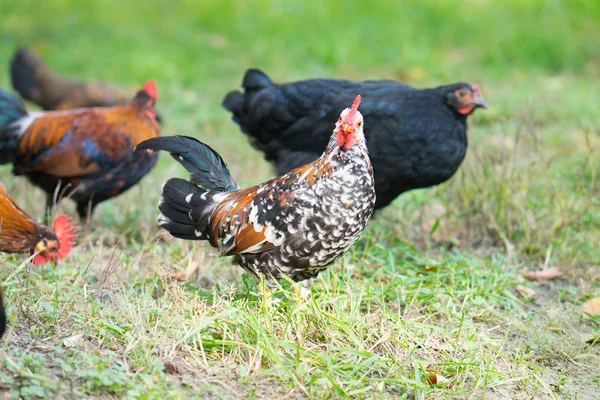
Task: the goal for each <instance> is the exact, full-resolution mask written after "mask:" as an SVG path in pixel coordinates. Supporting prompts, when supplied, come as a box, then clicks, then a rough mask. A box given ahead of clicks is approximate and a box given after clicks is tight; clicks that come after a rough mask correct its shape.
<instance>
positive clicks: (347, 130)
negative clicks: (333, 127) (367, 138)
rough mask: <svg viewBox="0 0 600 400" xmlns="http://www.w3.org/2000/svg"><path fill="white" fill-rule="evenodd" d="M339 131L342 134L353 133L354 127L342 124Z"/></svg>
mask: <svg viewBox="0 0 600 400" xmlns="http://www.w3.org/2000/svg"><path fill="white" fill-rule="evenodd" d="M340 131H341V132H342V133H343V134H344V135H351V134H353V133H354V127H353V126H350V125H348V124H344V125H342V126H340Z"/></svg>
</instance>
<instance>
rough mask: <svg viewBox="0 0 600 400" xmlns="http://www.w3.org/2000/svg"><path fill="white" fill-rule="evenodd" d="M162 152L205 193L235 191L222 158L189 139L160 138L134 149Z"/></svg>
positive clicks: (178, 137) (234, 184)
mask: <svg viewBox="0 0 600 400" xmlns="http://www.w3.org/2000/svg"><path fill="white" fill-rule="evenodd" d="M141 150H152V151H157V150H164V151H168V152H169V153H170V154H171V156H172V157H173V158H174V159H175V160H177V161H178V162H179V163H180V164H181V165H183V167H184V168H185V169H186V170H187V171H188V172H189V173H190V174H192V177H191V181H192V182H193V183H196V184H197V185H199V186H201V187H203V188H204V189H206V190H207V191H211V190H219V191H224V192H229V191H232V190H235V189H238V188H239V186H238V185H237V184H236V183H235V181H234V180H233V178H232V177H231V174H230V173H229V169H228V168H227V165H226V164H225V161H223V158H222V157H221V156H220V155H219V153H217V152H216V151H214V150H213V149H212V148H211V147H210V146H208V145H206V144H204V143H202V142H200V141H198V140H196V139H194V138H191V137H188V136H163V137H158V138H153V139H148V140H146V141H144V142H142V143H140V144H138V145H137V146H136V148H135V151H141Z"/></svg>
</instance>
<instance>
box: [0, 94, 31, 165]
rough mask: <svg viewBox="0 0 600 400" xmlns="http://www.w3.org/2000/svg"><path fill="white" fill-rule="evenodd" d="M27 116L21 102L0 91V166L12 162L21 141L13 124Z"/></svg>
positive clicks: (15, 97)
mask: <svg viewBox="0 0 600 400" xmlns="http://www.w3.org/2000/svg"><path fill="white" fill-rule="evenodd" d="M25 116H27V110H26V109H25V105H24V104H23V101H22V100H21V99H19V98H18V97H17V96H15V95H13V94H11V93H8V92H7V91H4V90H1V89H0V164H6V163H9V162H13V160H14V158H15V155H16V153H17V148H18V147H19V142H20V140H21V134H20V129H19V127H18V126H17V127H15V126H11V124H12V123H13V122H16V121H18V120H19V119H21V118H23V117H25Z"/></svg>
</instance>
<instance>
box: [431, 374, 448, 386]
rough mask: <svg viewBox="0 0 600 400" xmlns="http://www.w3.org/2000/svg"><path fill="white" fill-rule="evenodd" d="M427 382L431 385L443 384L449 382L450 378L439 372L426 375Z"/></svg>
mask: <svg viewBox="0 0 600 400" xmlns="http://www.w3.org/2000/svg"><path fill="white" fill-rule="evenodd" d="M427 383H428V384H430V385H433V386H445V385H447V384H448V383H450V379H448V378H446V377H445V376H442V375H440V374H429V375H427Z"/></svg>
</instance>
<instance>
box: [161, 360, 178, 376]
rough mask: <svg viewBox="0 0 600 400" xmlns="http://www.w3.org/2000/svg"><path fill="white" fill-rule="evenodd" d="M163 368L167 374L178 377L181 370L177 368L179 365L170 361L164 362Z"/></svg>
mask: <svg viewBox="0 0 600 400" xmlns="http://www.w3.org/2000/svg"><path fill="white" fill-rule="evenodd" d="M164 366H165V372H166V373H167V374H171V375H178V374H180V373H181V368H179V365H177V364H175V363H174V362H172V361H165V363H164Z"/></svg>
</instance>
